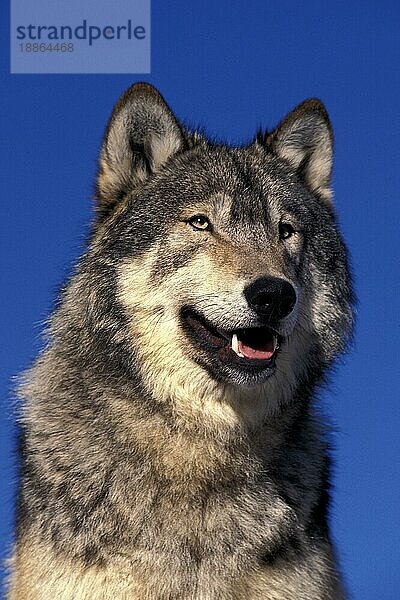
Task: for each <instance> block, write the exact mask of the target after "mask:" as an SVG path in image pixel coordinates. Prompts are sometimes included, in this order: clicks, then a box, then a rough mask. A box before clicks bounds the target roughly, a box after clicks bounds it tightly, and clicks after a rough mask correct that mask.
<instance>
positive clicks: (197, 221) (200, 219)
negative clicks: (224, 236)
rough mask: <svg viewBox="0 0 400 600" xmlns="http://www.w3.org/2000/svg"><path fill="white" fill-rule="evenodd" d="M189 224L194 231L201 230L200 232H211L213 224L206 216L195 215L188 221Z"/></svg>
mask: <svg viewBox="0 0 400 600" xmlns="http://www.w3.org/2000/svg"><path fill="white" fill-rule="evenodd" d="M188 223H189V225H191V226H192V227H193V229H199V230H200V231H210V230H211V223H210V221H209V220H208V219H207V217H205V216H204V215H195V216H194V217H191V218H190V219H189V220H188Z"/></svg>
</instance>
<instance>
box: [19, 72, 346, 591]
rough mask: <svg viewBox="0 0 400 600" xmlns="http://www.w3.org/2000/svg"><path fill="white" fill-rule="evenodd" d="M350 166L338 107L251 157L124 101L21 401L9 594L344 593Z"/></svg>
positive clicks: (149, 101) (309, 114)
mask: <svg viewBox="0 0 400 600" xmlns="http://www.w3.org/2000/svg"><path fill="white" fill-rule="evenodd" d="M331 167H332V130H331V126H330V122H329V118H328V115H327V112H326V110H325V108H324V106H323V105H322V103H321V102H320V101H319V100H316V99H310V100H306V101H305V102H303V103H302V104H300V105H299V106H298V107H297V108H295V109H294V110H293V111H292V112H290V113H289V115H288V116H287V117H286V118H285V119H284V120H283V121H282V122H281V123H280V124H279V125H278V126H277V127H276V129H274V130H273V131H271V132H270V133H268V132H259V133H258V134H257V136H256V138H255V139H254V140H253V141H252V142H251V143H249V144H247V145H243V146H242V147H235V148H232V147H228V146H227V145H224V144H220V143H217V142H215V141H209V140H208V139H206V137H205V136H204V135H203V134H200V133H196V132H194V133H193V132H189V131H187V130H186V129H185V128H184V127H183V126H182V125H181V124H180V122H179V121H178V120H177V118H176V117H175V116H174V115H173V113H172V112H171V110H170V109H169V107H168V106H167V104H166V103H165V101H164V100H163V98H162V97H161V95H160V94H159V93H158V92H157V91H156V90H155V89H154V88H153V87H152V86H150V85H149V84H146V83H140V84H135V85H133V86H132V87H131V88H130V89H128V90H127V91H126V92H125V93H124V94H123V95H122V97H121V98H120V100H119V101H118V103H117V104H116V106H115V108H114V111H113V113H112V116H111V119H110V121H109V124H108V126H107V129H106V132H105V137H104V142H103V145H102V148H101V152H100V159H99V174H98V180H97V191H96V196H97V212H96V218H95V222H94V225H93V230H92V233H91V237H90V240H89V243H88V248H87V252H86V253H85V255H84V256H83V258H82V259H81V260H80V262H79V264H78V266H77V268H76V271H75V272H74V274H73V276H72V277H71V279H70V281H69V283H68V284H67V285H66V286H65V288H64V289H63V291H62V295H61V299H60V302H59V305H58V307H57V309H56V310H55V312H54V315H53V316H52V318H51V320H50V325H49V329H48V344H47V346H46V348H45V350H44V351H43V353H42V354H41V356H40V357H39V358H38V360H37V362H36V363H35V365H34V366H33V368H32V369H31V370H30V371H28V372H27V373H25V375H24V377H23V381H22V385H21V389H20V395H21V397H22V399H23V402H22V409H21V415H20V424H21V429H22V438H21V483H20V492H19V503H18V515H17V541H16V547H15V552H14V555H13V558H12V561H11V562H12V573H11V576H10V588H9V595H8V598H9V599H13V600H14V599H18V600H19V599H29V600H39V599H46V600H47V599H50V598H60V599H66V600H100V599H110V600H111V599H112V600H122V599H135V600H136V599H137V600H154V599H171V600H172V599H185V600H186V599H188V600H214V599H216V600H217V599H220V600H239V599H263V600H289V599H295V600H322V599H324V600H328V599H330V600H333V599H335V600H338V599H340V598H344V595H345V592H344V591H343V585H342V583H341V576H340V574H339V569H338V566H337V561H336V558H335V551H334V548H333V545H332V542H331V539H330V533H329V522H328V508H329V472H330V458H329V447H328V441H327V438H326V433H325V430H326V427H325V425H324V423H323V422H321V418H320V417H319V416H318V414H317V411H316V409H315V395H316V393H317V390H318V387H319V386H320V385H322V384H323V383H324V381H325V380H326V374H327V373H328V372H329V369H330V367H331V366H332V364H333V363H334V361H335V359H336V358H337V357H338V356H339V355H340V354H341V353H342V352H343V351H344V350H345V348H346V344H347V342H348V339H349V336H350V334H351V329H352V320H353V319H352V305H353V293H352V287H351V279H350V274H349V267H348V259H347V253H346V249H345V246H344V243H343V241H342V239H341V236H340V233H339V231H338V226H337V222H336V217H335V213H334V208H333V205H332V198H331V189H330V179H331Z"/></svg>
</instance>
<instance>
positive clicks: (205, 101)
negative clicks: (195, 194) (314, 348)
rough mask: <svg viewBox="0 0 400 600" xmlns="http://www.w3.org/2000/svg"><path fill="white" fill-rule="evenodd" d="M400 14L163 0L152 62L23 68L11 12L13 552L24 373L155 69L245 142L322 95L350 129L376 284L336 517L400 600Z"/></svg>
mask: <svg viewBox="0 0 400 600" xmlns="http://www.w3.org/2000/svg"><path fill="white" fill-rule="evenodd" d="M172 4H173V6H172ZM399 17H400V10H399V5H398V3H395V2H394V1H391V0H386V1H383V2H380V3H378V2H372V1H370V0H367V1H364V2H361V1H354V0H353V1H352V2H343V1H341V0H339V1H336V2H324V1H319V2H314V1H307V0H306V1H305V2H295V1H289V0H281V1H280V2H279V3H278V2H264V1H262V0H259V1H253V0H249V1H248V2H241V3H239V2H234V1H232V0H219V1H218V2H216V3H212V2H207V3H205V2H198V1H194V2H187V0H185V1H184V0H178V1H176V2H174V3H168V2H162V0H154V1H153V3H152V72H151V74H150V75H148V76H143V75H142V76H135V75H134V74H133V75H9V54H8V46H7V43H8V42H7V40H8V16H7V15H4V14H3V16H2V24H1V27H2V32H1V37H0V39H1V43H2V44H3V48H2V52H1V57H0V61H1V72H0V85H1V88H0V89H1V97H2V112H1V119H2V142H3V143H2V146H1V148H2V149H1V164H2V170H3V173H4V175H5V177H4V176H3V184H2V185H3V194H2V207H3V218H2V220H1V227H2V232H1V241H0V243H1V257H2V262H3V265H2V267H3V268H2V275H3V278H4V281H3V285H2V288H1V289H2V311H1V326H2V338H1V339H2V344H1V349H0V352H1V361H2V369H1V380H0V383H1V386H2V400H1V407H2V412H3V413H4V416H3V417H2V420H1V438H0V442H1V462H2V465H1V466H2V471H1V473H2V475H1V479H0V485H1V493H0V519H1V523H0V536H1V539H0V542H1V551H2V554H3V555H4V553H5V552H6V548H7V545H8V544H9V543H10V540H11V538H10V530H11V516H12V493H13V489H14V484H15V476H16V475H15V469H14V464H15V460H14V459H13V458H12V452H11V449H12V446H13V427H12V400H11V397H10V389H11V387H12V380H11V378H12V377H13V376H14V375H16V374H17V373H18V372H20V371H21V370H22V369H23V368H25V367H26V366H27V365H28V364H29V363H30V361H31V360H32V359H33V357H34V356H35V354H36V352H37V350H38V348H39V347H40V344H41V340H40V332H41V330H42V327H43V323H44V320H45V318H46V315H48V313H49V311H50V310H51V307H52V304H53V301H54V298H55V295H56V291H57V289H58V287H59V285H60V284H61V282H62V281H63V279H64V278H65V276H66V275H67V274H68V272H69V270H70V269H71V266H72V265H73V264H74V262H75V260H76V258H77V257H78V256H79V254H80V253H81V252H82V248H83V240H84V236H85V233H86V231H87V225H88V223H89V222H90V219H91V196H92V190H93V183H94V178H95V171H96V160H97V152H98V147H99V144H100V141H101V137H102V134H103V130H104V126H105V123H106V121H107V119H108V117H109V114H110V111H111V109H112V106H113V104H114V103H115V101H116V100H117V98H118V96H119V95H120V93H121V92H122V91H123V90H124V89H125V88H127V87H128V86H129V85H130V84H131V83H132V82H133V81H136V80H143V79H144V80H147V81H150V82H151V83H153V84H154V85H155V86H156V87H158V88H159V89H160V91H161V92H162V94H163V95H164V96H165V98H166V99H167V101H168V103H169V104H170V105H171V106H172V108H173V109H174V111H175V112H176V114H177V115H178V116H179V117H181V118H183V119H185V120H186V121H187V122H188V123H189V124H192V125H202V126H205V130H206V131H207V132H209V133H212V134H215V135H216V136H217V137H219V138H223V139H225V140H227V141H229V142H232V143H236V142H241V141H245V140H247V139H249V138H250V137H252V135H253V133H254V132H255V131H256V129H257V128H258V127H259V126H261V125H262V126H264V127H272V126H274V125H275V124H276V123H277V122H278V121H279V120H280V119H281V118H282V117H283V116H284V115H285V114H286V113H287V112H288V111H289V110H290V109H291V108H293V107H294V106H295V105H296V104H298V103H299V102H301V101H302V100H304V99H305V98H307V97H310V96H317V97H319V98H321V99H322V100H323V101H324V103H325V104H326V106H327V108H328V111H329V114H330V116H331V120H332V123H333V127H334V133H335V149H336V153H335V167H334V190H335V202H336V207H337V211H338V215H339V220H340V223H341V227H342V231H343V233H344V236H345V238H346V240H347V243H348V246H349V248H350V252H351V256H352V264H353V270H354V274H355V281H356V290H357V294H358V297H359V306H358V326H357V330H356V336H355V344H354V348H353V350H352V351H351V353H350V354H349V355H348V357H347V358H346V361H345V363H344V364H343V365H341V366H340V367H339V368H338V369H337V371H336V373H335V374H334V376H333V378H332V379H333V384H332V386H331V387H330V388H329V390H328V391H326V392H324V393H323V394H322V407H323V410H324V411H325V413H326V414H327V415H328V416H329V418H330V419H331V421H332V423H333V424H334V427H335V430H336V432H335V435H334V442H335V451H334V457H335V465H336V466H335V477H334V484H335V491H334V498H333V507H332V528H333V533H334V536H335V539H336V542H337V547H338V551H339V555H340V557H341V563H342V567H343V571H344V574H345V577H346V581H347V584H348V587H349V590H350V592H351V594H352V597H353V598H354V599H360V600H376V598H379V599H380V600H397V599H398V597H399V589H400V564H399V563H400V561H399V546H400V544H399V542H400V540H399V531H400V511H399V501H398V494H399V488H400V474H399V468H398V465H399V459H400V452H399V442H398V438H399V431H400V409H399V392H398V390H399V388H400V381H399V379H400V377H399V366H398V364H399V293H400V292H399V290H400V282H399V259H400V256H399V247H400V244H399V239H398V238H399V236H398V231H399V224H400V210H399V191H400V190H399V168H398V165H399V162H400V161H399V159H400V150H399V148H400V136H399V133H400V119H399V110H400V108H399V107H400V97H399V95H400V94H399V90H400V86H399V83H400V82H399V58H400V56H399V54H400V53H399V47H400V46H399V25H398V23H399ZM4 186H5V189H4Z"/></svg>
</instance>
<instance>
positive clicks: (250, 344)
mask: <svg viewBox="0 0 400 600" xmlns="http://www.w3.org/2000/svg"><path fill="white" fill-rule="evenodd" d="M181 318H182V323H183V325H184V328H185V329H186V331H187V333H188V334H189V336H190V337H191V339H192V340H193V341H195V342H197V344H198V345H201V347H202V349H203V350H208V351H209V352H210V351H211V352H213V354H214V355H215V354H216V355H217V356H218V359H219V361H220V362H222V363H223V364H224V365H228V366H234V367H236V368H239V369H243V370H250V371H251V370H253V371H254V370H255V371H260V370H264V369H272V368H273V367H274V364H275V357H276V354H277V353H278V350H279V347H280V344H281V342H282V339H281V337H280V336H279V334H278V333H277V332H276V331H274V330H273V329H272V328H270V327H265V326H262V327H246V328H242V329H230V330H228V329H227V330H225V329H220V328H216V327H215V326H213V325H212V324H211V323H210V322H209V321H207V320H206V319H205V318H204V317H203V316H202V315H200V314H199V313H197V311H195V310H193V309H192V308H184V309H183V310H182V311H181Z"/></svg>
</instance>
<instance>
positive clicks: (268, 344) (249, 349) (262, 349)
mask: <svg viewBox="0 0 400 600" xmlns="http://www.w3.org/2000/svg"><path fill="white" fill-rule="evenodd" d="M232 350H234V352H235V353H236V354H237V355H238V356H240V357H241V358H249V359H258V360H269V359H270V358H271V357H272V355H273V354H274V351H275V337H274V336H273V335H272V334H271V332H269V331H268V330H265V329H261V330H241V331H240V332H238V333H234V334H233V336H232Z"/></svg>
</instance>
